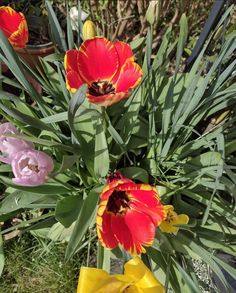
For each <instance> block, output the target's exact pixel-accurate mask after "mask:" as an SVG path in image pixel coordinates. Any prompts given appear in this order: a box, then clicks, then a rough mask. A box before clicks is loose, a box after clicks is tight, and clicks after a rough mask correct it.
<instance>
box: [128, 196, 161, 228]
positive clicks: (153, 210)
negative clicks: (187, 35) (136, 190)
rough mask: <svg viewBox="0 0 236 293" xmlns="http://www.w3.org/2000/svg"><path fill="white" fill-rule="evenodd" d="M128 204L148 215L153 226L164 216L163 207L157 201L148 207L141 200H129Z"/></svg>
mask: <svg viewBox="0 0 236 293" xmlns="http://www.w3.org/2000/svg"><path fill="white" fill-rule="evenodd" d="M129 206H130V208H131V209H132V210H136V211H140V212H142V213H144V214H146V215H147V216H149V218H150V219H151V220H152V222H153V224H154V226H155V227H157V226H158V225H159V224H160V223H161V221H163V220H164V218H165V212H164V208H163V205H162V204H161V203H160V202H158V203H157V204H156V206H155V207H148V206H147V205H145V204H143V203H142V202H141V201H131V203H130V204H129Z"/></svg>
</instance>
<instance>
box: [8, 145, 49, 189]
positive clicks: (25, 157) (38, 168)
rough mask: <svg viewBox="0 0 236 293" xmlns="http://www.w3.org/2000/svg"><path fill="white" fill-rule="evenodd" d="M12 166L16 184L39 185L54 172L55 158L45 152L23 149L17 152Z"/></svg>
mask: <svg viewBox="0 0 236 293" xmlns="http://www.w3.org/2000/svg"><path fill="white" fill-rule="evenodd" d="M11 166H12V171H13V174H14V176H15V178H13V179H12V181H13V182H14V183H15V184H17V185H24V186H37V185H41V184H43V183H44V182H45V181H46V180H47V178H48V174H49V173H51V172H52V170H53V160H52V158H51V157H49V156H48V155H47V154H46V153H44V152H41V151H36V150H34V149H31V150H23V151H19V152H17V153H16V154H15V156H14V158H13V160H12V162H11Z"/></svg>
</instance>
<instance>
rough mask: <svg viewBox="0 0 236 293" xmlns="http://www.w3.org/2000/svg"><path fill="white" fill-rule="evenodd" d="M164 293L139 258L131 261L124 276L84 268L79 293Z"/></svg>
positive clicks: (126, 266) (81, 273) (81, 272)
mask: <svg viewBox="0 0 236 293" xmlns="http://www.w3.org/2000/svg"><path fill="white" fill-rule="evenodd" d="M104 292H107V293H122V292H127V293H128V292H130V293H164V292H165V288H164V287H163V285H162V284H161V283H160V282H159V281H158V280H157V279H156V277H155V276H154V274H153V273H152V272H151V271H150V270H149V269H148V268H147V267H146V266H145V265H144V263H143V262H142V261H141V259H140V258H139V257H135V258H134V259H131V260H129V261H128V262H127V263H126V264H125V266H124V274H123V275H109V274H108V273H107V272H106V271H104V270H101V269H95V268H86V267H82V268H81V270H80V276H79V283H78V288H77V293H104Z"/></svg>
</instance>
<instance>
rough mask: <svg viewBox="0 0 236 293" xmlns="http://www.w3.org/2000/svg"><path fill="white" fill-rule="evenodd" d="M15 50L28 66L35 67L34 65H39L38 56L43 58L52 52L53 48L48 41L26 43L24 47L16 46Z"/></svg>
mask: <svg viewBox="0 0 236 293" xmlns="http://www.w3.org/2000/svg"><path fill="white" fill-rule="evenodd" d="M15 51H16V52H17V54H18V56H19V57H21V58H22V59H23V60H24V61H25V62H27V64H28V65H30V67H32V68H35V67H36V65H40V61H39V57H41V58H43V57H45V56H47V55H50V54H52V53H53V52H54V51H55V48H54V45H53V43H51V42H50V43H47V44H43V45H27V46H26V48H25V49H20V48H17V49H15Z"/></svg>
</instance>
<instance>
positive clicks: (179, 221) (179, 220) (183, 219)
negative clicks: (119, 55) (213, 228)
mask: <svg viewBox="0 0 236 293" xmlns="http://www.w3.org/2000/svg"><path fill="white" fill-rule="evenodd" d="M188 222H189V217H188V216H187V215H185V214H181V215H178V216H177V219H176V221H175V225H179V224H180V225H184V224H188Z"/></svg>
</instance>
